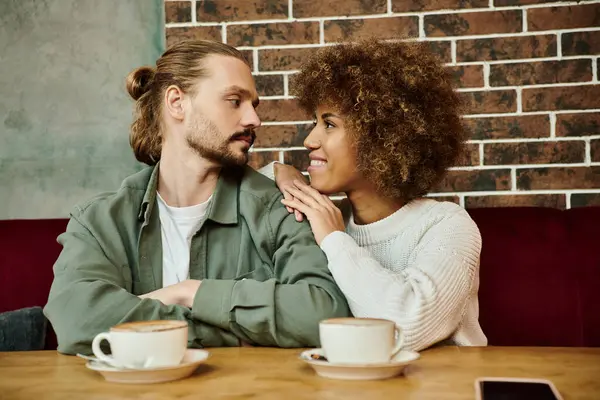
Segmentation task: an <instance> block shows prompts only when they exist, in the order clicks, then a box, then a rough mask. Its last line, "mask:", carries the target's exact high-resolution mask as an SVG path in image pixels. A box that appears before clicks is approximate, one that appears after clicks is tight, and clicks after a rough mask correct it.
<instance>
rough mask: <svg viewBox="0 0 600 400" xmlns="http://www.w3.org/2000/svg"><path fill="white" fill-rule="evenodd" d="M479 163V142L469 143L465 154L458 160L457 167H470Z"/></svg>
mask: <svg viewBox="0 0 600 400" xmlns="http://www.w3.org/2000/svg"><path fill="white" fill-rule="evenodd" d="M475 165H479V144H477V143H467V144H466V145H465V150H464V153H463V156H462V158H461V159H460V160H458V161H457V163H456V165H455V166H456V167H469V166H475Z"/></svg>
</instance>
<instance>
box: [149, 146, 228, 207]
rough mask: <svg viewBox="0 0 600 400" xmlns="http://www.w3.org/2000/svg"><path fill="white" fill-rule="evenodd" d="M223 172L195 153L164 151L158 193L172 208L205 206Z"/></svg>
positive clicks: (219, 167) (217, 166) (218, 166)
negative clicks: (202, 204)
mask: <svg viewBox="0 0 600 400" xmlns="http://www.w3.org/2000/svg"><path fill="white" fill-rule="evenodd" d="M163 150H164V148H163ZM191 152H192V151H191V150H190V153H191ZM220 172H221V166H220V165H217V164H215V163H214V162H211V161H208V160H205V159H203V158H201V157H200V156H199V155H197V154H195V153H194V154H189V153H188V154H173V153H170V152H163V154H161V160H160V170H159V171H158V173H159V175H158V193H160V196H161V197H162V198H163V200H164V201H165V202H166V203H167V204H168V205H169V206H171V207H189V206H194V205H196V204H200V203H203V202H205V201H206V200H208V198H209V197H210V196H211V195H212V193H213V192H214V190H215V187H216V186H217V180H218V179H219V173H220Z"/></svg>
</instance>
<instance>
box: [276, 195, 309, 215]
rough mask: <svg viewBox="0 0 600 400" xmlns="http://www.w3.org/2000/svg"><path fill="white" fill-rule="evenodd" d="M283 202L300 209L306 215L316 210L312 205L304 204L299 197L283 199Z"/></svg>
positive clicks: (285, 204)
mask: <svg viewBox="0 0 600 400" xmlns="http://www.w3.org/2000/svg"><path fill="white" fill-rule="evenodd" d="M281 203H282V204H283V205H284V206H289V207H292V208H293V209H295V210H298V211H300V212H301V213H303V214H304V215H306V216H308V215H309V214H312V212H313V211H314V209H313V208H312V207H310V206H308V205H306V204H304V203H303V202H302V201H300V200H299V199H297V198H296V199H294V200H286V199H283V200H281Z"/></svg>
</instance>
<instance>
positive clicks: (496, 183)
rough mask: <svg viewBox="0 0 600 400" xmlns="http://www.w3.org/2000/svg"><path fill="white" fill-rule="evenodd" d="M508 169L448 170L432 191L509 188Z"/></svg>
mask: <svg viewBox="0 0 600 400" xmlns="http://www.w3.org/2000/svg"><path fill="white" fill-rule="evenodd" d="M510 186H511V183H510V170H509V169H485V170H473V171H460V170H452V171H448V175H446V177H445V178H444V180H443V181H442V182H441V183H440V184H439V185H438V187H437V188H436V189H435V190H433V192H471V191H484V190H509V189H510Z"/></svg>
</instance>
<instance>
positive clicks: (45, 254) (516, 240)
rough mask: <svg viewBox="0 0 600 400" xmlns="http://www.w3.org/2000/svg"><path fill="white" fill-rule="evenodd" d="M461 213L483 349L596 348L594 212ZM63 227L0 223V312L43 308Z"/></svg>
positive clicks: (599, 285)
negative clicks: (479, 242) (476, 282)
mask: <svg viewBox="0 0 600 400" xmlns="http://www.w3.org/2000/svg"><path fill="white" fill-rule="evenodd" d="M469 213H470V214H471V216H472V218H473V219H474V220H475V222H476V223H477V225H478V226H479V229H480V231H481V234H482V237H483V251H482V255H481V286H480V290H479V300H480V321H481V325H482V327H483V330H484V332H485V333H486V335H487V336H488V339H489V343H490V345H499V346H504V345H513V346H527V345H531V346H595V347H600V312H598V311H597V309H598V304H600V246H599V245H598V243H599V238H600V207H598V208H593V207H587V208H576V209H572V210H567V211H560V210H554V209H547V208H489V209H472V210H469ZM66 224H67V220H62V219H61V220H13V221H0V312H2V311H7V310H14V309H18V308H23V307H30V306H35V305H39V306H43V305H44V304H45V303H46V300H47V298H48V291H49V289H50V284H51V283H52V265H53V264H54V261H55V260H56V258H57V257H58V254H59V253H60V250H61V247H60V245H59V244H58V243H57V242H56V237H57V236H58V235H59V234H60V233H62V232H63V231H64V230H65V227H66ZM55 340H56V339H55V337H54V335H53V334H52V333H51V334H50V335H49V337H48V341H47V344H46V348H49V349H50V348H56V341H55Z"/></svg>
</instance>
